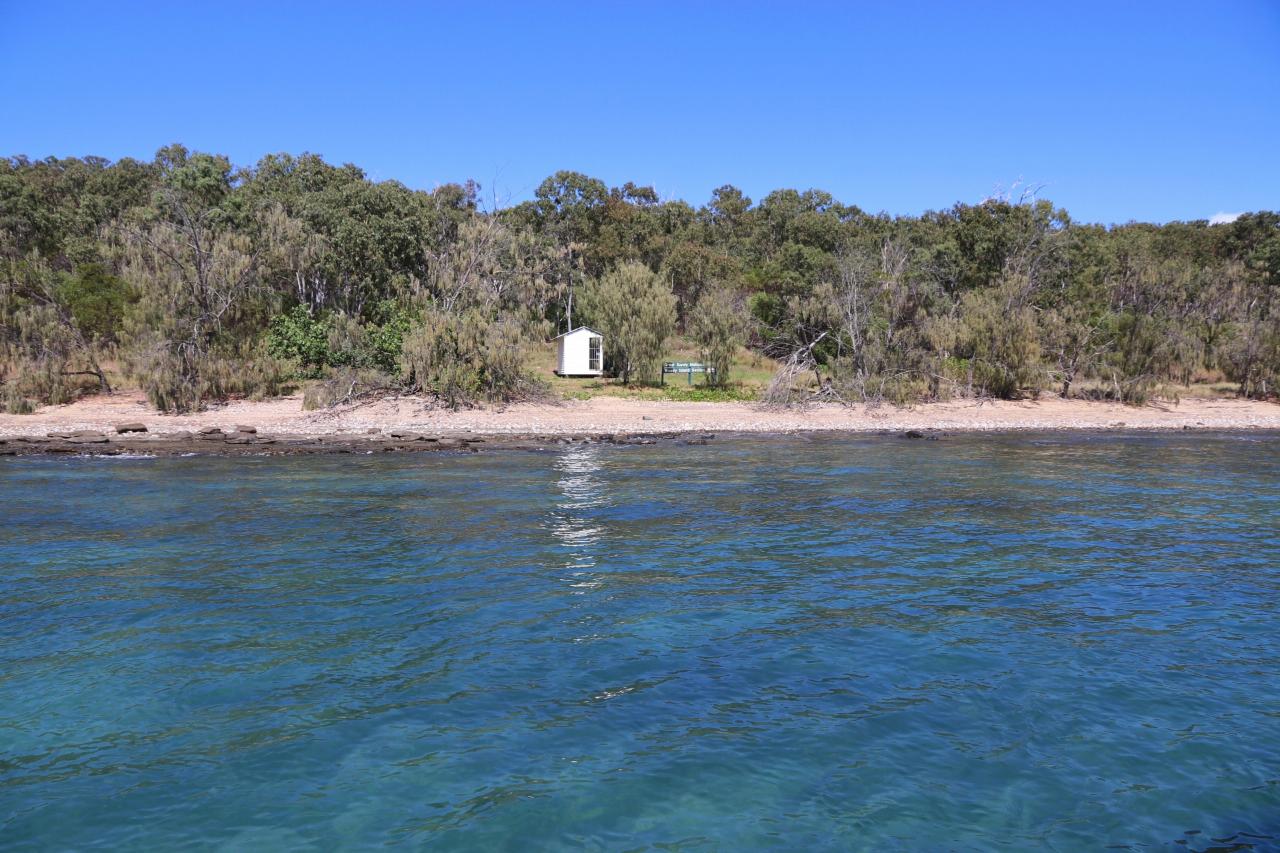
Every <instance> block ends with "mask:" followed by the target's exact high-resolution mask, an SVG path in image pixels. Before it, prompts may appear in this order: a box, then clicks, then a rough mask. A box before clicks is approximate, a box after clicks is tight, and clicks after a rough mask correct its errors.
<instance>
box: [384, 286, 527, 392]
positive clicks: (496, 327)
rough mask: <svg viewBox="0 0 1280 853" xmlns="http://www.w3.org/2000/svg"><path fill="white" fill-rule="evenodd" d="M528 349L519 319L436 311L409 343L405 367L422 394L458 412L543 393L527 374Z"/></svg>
mask: <svg viewBox="0 0 1280 853" xmlns="http://www.w3.org/2000/svg"><path fill="white" fill-rule="evenodd" d="M528 344H529V341H528V339H527V337H526V336H525V333H524V328H523V327H522V324H521V323H520V322H519V321H518V320H517V319H516V318H514V317H511V316H508V315H501V314H499V315H493V314H491V313H489V312H487V311H485V310H483V309H482V308H479V307H473V308H468V309H466V310H464V311H462V312H460V313H453V312H449V311H445V310H441V309H431V310H429V311H427V312H426V314H425V316H424V317H423V320H422V322H421V323H418V324H417V325H415V326H414V327H413V328H412V329H410V331H409V333H408V335H407V336H406V337H405V340H404V363H405V366H406V367H407V369H408V373H409V376H410V382H411V384H412V385H413V386H414V388H415V389H416V390H418V391H421V392H423V393H425V394H431V395H433V396H435V397H436V398H437V399H439V400H440V401H441V402H442V403H443V404H445V405H447V406H449V407H450V408H455V409H456V408H459V407H461V406H470V405H474V404H475V403H476V402H478V401H480V400H500V401H508V400H513V399H519V398H521V397H530V396H534V395H536V394H538V393H540V392H541V389H540V388H539V386H538V383H537V382H536V381H535V380H534V379H533V378H532V377H530V376H529V375H528V373H527V368H526V365H527V364H528Z"/></svg>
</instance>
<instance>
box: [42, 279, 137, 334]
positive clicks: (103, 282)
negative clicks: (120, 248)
mask: <svg viewBox="0 0 1280 853" xmlns="http://www.w3.org/2000/svg"><path fill="white" fill-rule="evenodd" d="M57 294H58V298H59V300H60V301H61V302H62V303H63V304H64V305H65V306H66V307H67V310H68V311H69V312H70V313H71V316H72V317H73V318H74V319H75V323H76V325H77V326H78V327H79V328H80V331H81V332H82V333H83V334H84V335H85V337H86V338H88V339H90V340H98V341H105V342H113V343H114V342H115V341H116V340H117V338H118V336H119V334H120V327H121V322H122V320H123V318H124V310H125V306H126V305H127V304H128V303H129V301H130V296H131V294H130V293H129V287H128V285H127V284H125V282H124V280H123V279H121V278H119V277H118V276H114V275H112V274H111V273H110V272H108V271H107V269H106V267H105V266H104V265H102V264H100V263H90V264H83V265H82V266H80V267H78V268H77V269H76V270H75V272H74V273H71V274H68V275H65V276H63V278H62V280H61V282H60V283H59V285H58V291H57Z"/></svg>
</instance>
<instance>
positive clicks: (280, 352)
mask: <svg viewBox="0 0 1280 853" xmlns="http://www.w3.org/2000/svg"><path fill="white" fill-rule="evenodd" d="M267 351H268V352H269V353H271V355H273V356H275V357H276V358H281V359H286V360H289V361H293V362H295V363H296V364H297V365H298V369H299V372H300V373H301V374H302V376H304V377H308V378H312V379H314V378H316V377H318V376H319V375H320V371H321V370H322V369H323V368H325V367H328V366H329V365H331V364H332V363H333V362H332V360H331V355H330V352H329V328H328V325H327V324H326V323H325V321H324V320H318V319H316V318H315V317H312V316H311V312H310V311H308V310H307V306H305V305H295V306H294V307H293V308H292V309H291V310H290V311H289V312H288V313H286V314H280V315H278V316H276V317H275V318H273V319H272V321H271V325H270V326H269V327H268V328H267Z"/></svg>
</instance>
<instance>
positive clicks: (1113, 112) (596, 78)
mask: <svg viewBox="0 0 1280 853" xmlns="http://www.w3.org/2000/svg"><path fill="white" fill-rule="evenodd" d="M1033 5H1035V6H1038V7H1039V8H1031V7H1032V6H1033ZM0 93H2V94H0V154H26V155H29V156H32V157H43V156H48V155H58V156H66V155H84V154H97V155H101V156H105V157H110V158H118V157H122V156H126V155H127V156H133V157H139V158H147V159H149V158H150V157H151V156H152V154H153V153H154V152H155V150H156V149H157V148H159V147H160V146H162V145H164V144H166V143H169V142H182V143H184V144H186V145H188V146H189V147H192V148H196V149H200V150H205V151H214V152H219V153H224V154H227V155H228V156H230V157H231V158H232V160H233V161H235V162H236V163H240V164H244V163H252V162H253V161H255V160H256V159H257V158H258V157H259V156H261V155H262V154H264V153H268V152H277V151H289V152H293V153H300V152H302V151H313V152H316V153H319V154H322V155H324V156H325V158H327V159H328V160H330V161H331V162H338V163H341V162H353V163H356V164H357V165H360V166H362V167H364V168H365V169H366V170H367V171H368V172H369V174H370V175H371V176H372V177H374V178H376V179H387V178H395V179H397V180H400V181H403V182H404V183H406V184H408V185H410V186H413V187H421V188H430V187H432V186H435V185H437V184H440V183H445V182H449V181H460V180H463V179H466V178H468V177H471V178H475V179H476V180H478V181H480V182H481V184H483V185H484V186H485V188H486V193H488V192H489V191H491V190H496V191H497V194H498V196H499V197H500V199H502V200H505V201H518V200H520V199H523V198H526V197H528V196H529V195H530V194H531V193H532V191H533V188H534V187H536V186H537V184H538V182H539V181H540V180H541V179H542V178H543V177H545V176H546V175H548V174H550V173H551V172H553V171H555V170H557V169H576V170H579V171H583V172H586V173H588V174H591V175H594V176H596V177H599V178H601V179H603V180H605V181H607V182H609V183H610V184H620V183H622V182H624V181H627V180H633V181H635V182H637V183H642V184H652V185H654V186H656V187H657V188H658V190H659V191H660V192H661V193H662V194H663V195H664V196H667V197H671V196H676V197H681V198H684V199H686V200H688V201H690V202H691V203H693V204H695V205H697V204H701V203H703V202H704V201H706V199H707V198H708V197H709V195H710V191H711V190H712V189H713V188H714V187H716V186H719V185H721V184H724V183H733V184H736V185H737V186H739V187H741V188H742V189H743V190H744V191H746V192H747V193H748V194H749V195H751V196H752V197H753V198H756V199H758V198H760V197H761V196H762V195H763V194H764V193H766V192H768V191H769V190H771V189H774V188H777V187H795V188H799V189H804V188H808V187H819V188H822V189H826V190H828V191H830V192H832V193H833V194H834V195H835V196H836V197H837V198H839V199H840V200H842V201H845V202H848V203H853V204H857V205H859V206H861V207H863V208H865V209H868V210H871V211H880V210H887V211H889V212H891V213H902V214H916V213H919V212H921V211H923V210H926V209H937V208H942V207H946V206H949V205H950V204H952V203H953V202H955V201H968V202H973V201H978V200H980V199H982V198H983V197H985V196H987V195H989V194H990V193H991V192H992V191H993V189H995V188H996V187H997V186H998V185H1005V186H1008V185H1010V184H1013V183H1014V182H1015V181H1017V180H1018V179H1020V178H1021V179H1022V180H1024V181H1026V182H1030V183H1033V184H1042V185H1044V189H1043V190H1042V192H1041V195H1042V196H1044V197H1047V198H1051V199H1053V200H1054V201H1055V202H1057V203H1059V204H1061V205H1064V206H1065V207H1067V208H1068V209H1069V210H1070V211H1071V213H1072V215H1073V216H1074V217H1075V218H1077V219H1083V220H1088V221H1101V222H1116V221H1126V220H1129V219H1141V220H1151V221H1167V220H1171V219H1196V218H1207V217H1210V216H1212V215H1213V214H1215V213H1218V212H1228V213H1230V212H1237V211H1244V210H1257V209H1263V208H1266V209H1276V208H1280V0H1221V1H1220V2H1204V0H1200V2H1195V3H1184V2H1168V1H1166V2H1151V3H1143V2H1125V1H1124V0H1111V2H1076V0H1072V2H1058V3H1052V4H1050V3H1042V4H1032V3H1007V4H1005V3H994V2H977V0H975V2H941V0H940V2H936V3H909V2H902V3H898V2H882V3H855V2H846V3H783V2H777V3H771V4H756V3H749V2H742V0H738V2H728V3H711V2H684V3H658V2H631V3H613V2H603V3H581V4H553V3H527V4H525V3H522V4H510V5H508V4H498V3H490V4H485V3H468V2H457V0H454V2H450V3H439V4H428V3H392V2H361V3H357V2H354V0H353V2H351V3H347V4H335V3H324V2H307V3H298V4H296V5H290V4H281V3H271V2H260V3H236V2H219V3H168V4H162V3H148V4H129V3H122V2H113V3H88V2H85V3H81V4H66V3H61V2H22V3H19V2H14V1H13V0H0Z"/></svg>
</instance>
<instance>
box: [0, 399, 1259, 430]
mask: <svg viewBox="0 0 1280 853" xmlns="http://www.w3.org/2000/svg"><path fill="white" fill-rule="evenodd" d="M123 423H141V424H143V425H145V426H146V428H147V432H146V433H145V434H144V435H145V436H147V437H152V438H158V437H161V436H165V435H173V434H182V433H186V432H198V431H199V430H201V429H206V428H211V427H217V428H219V429H222V430H224V431H227V432H233V431H236V430H237V429H238V428H239V427H243V426H248V427H252V428H254V429H256V430H257V432H258V433H259V434H264V435H265V434H288V435H292V436H308V437H321V436H338V435H352V436H354V435H371V434H377V433H383V434H389V433H391V432H393V431H414V432H419V433H423V434H430V435H436V436H458V435H466V434H471V435H478V436H515V435H525V436H531V435H536V436H564V435H585V436H603V435H616V434H619V433H624V434H626V433H637V434H644V433H664V432H677V433H686V432H703V431H715V432H770V433H788V432H802V431H847V432H883V431H890V432H892V431H907V430H919V431H930V430H933V431H944V432H977V431H991V430H997V431H998V430H1115V429H1126V430H1153V429H1210V430H1214V429H1280V405H1277V404H1275V403H1268V402H1258V401H1250V400H1235V399H1223V400H1184V401H1182V402H1181V403H1178V404H1173V403H1167V404H1166V403H1161V404H1153V405H1148V406H1145V407H1142V408H1135V407H1130V406H1123V405H1118V404H1113V403H1095V402H1086V401H1081V400H1063V399H1060V398H1042V399H1040V400H1035V401H974V400H964V401H951V402H944V403H928V404H923V405H918V406H914V407H911V408H902V409H899V408H894V407H892V406H879V407H863V406H854V407H843V406H834V405H823V406H813V407H810V408H807V409H802V410H795V411H770V410H765V409H762V408H761V407H759V406H757V405H755V404H751V403H678V402H659V401H648V400H633V399H624V398H618V397H596V398H593V399H590V400H585V401H568V402H564V403H558V404H519V405H511V406H506V407H497V408H484V409H470V410H461V411H448V410H442V409H438V408H433V407H432V406H431V405H429V403H428V401H425V400H423V399H419V398H413V397H399V398H389V399H383V400H378V401H374V402H369V403H364V404H359V405H353V406H345V407H342V408H338V409H330V410H322V411H312V412H307V411H303V409H302V400H301V397H300V396H290V397H282V398H279V399H274V400H268V401H262V402H248V401H234V402H230V403H227V404H224V405H218V406H214V407H211V408H209V409H207V410H205V411H202V412H197V413H193V414H187V415H165V414H161V413H158V412H156V411H155V410H154V409H152V408H151V407H150V406H149V405H148V404H147V402H146V400H145V399H144V398H143V397H142V395H141V394H138V393H130V392H124V393H117V394H111V395H103V396H97V397H91V398H88V399H84V400H81V401H78V402H75V403H72V404H69V405H64V406H46V407H44V408H41V409H39V410H38V411H37V412H35V413H33V414H29V415H3V414H0V436H33V437H34V436H46V435H48V434H49V433H68V432H75V431H100V432H103V433H106V434H109V435H114V434H115V431H116V426H117V425H120V424H123ZM138 437H139V438H141V437H143V436H142V435H139V436H138Z"/></svg>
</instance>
